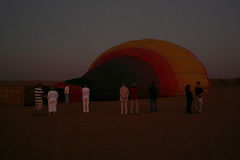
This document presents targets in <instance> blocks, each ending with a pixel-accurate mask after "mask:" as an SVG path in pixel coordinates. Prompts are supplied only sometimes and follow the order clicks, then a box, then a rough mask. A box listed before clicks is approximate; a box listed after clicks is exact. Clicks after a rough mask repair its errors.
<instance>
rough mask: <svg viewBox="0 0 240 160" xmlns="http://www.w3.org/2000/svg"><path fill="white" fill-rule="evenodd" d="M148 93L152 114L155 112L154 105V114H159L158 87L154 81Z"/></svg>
mask: <svg viewBox="0 0 240 160" xmlns="http://www.w3.org/2000/svg"><path fill="white" fill-rule="evenodd" d="M148 92H149V94H150V105H151V112H153V104H154V106H155V110H154V112H157V87H156V86H155V82H154V81H152V85H151V86H150V87H149V89H148Z"/></svg>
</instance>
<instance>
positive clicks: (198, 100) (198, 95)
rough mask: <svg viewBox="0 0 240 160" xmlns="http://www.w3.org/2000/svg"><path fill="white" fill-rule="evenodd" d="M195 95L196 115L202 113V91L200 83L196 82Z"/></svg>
mask: <svg viewBox="0 0 240 160" xmlns="http://www.w3.org/2000/svg"><path fill="white" fill-rule="evenodd" d="M195 94H196V103H195V104H196V106H195V107H196V110H197V112H198V113H201V112H202V106H203V100H202V96H203V94H204V92H203V89H202V87H201V83H200V82H199V81H198V82H197V83H196V88H195Z"/></svg>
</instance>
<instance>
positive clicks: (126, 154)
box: [0, 84, 240, 160]
mask: <svg viewBox="0 0 240 160" xmlns="http://www.w3.org/2000/svg"><path fill="white" fill-rule="evenodd" d="M239 90H240V85H236V84H215V85H212V88H211V93H209V94H206V95H205V96H204V98H203V100H204V106H203V107H204V110H203V112H202V113H201V114H197V113H193V114H191V115H189V114H185V107H186V100H185V97H184V96H178V97H160V98H158V112H157V113H149V109H150V107H149V106H150V105H149V100H148V99H141V100H139V107H140V115H127V116H121V115H120V104H119V102H118V101H104V102H90V113H88V114H83V113H82V104H81V103H69V104H64V103H59V104H58V111H57V116H56V117H48V113H47V106H46V105H45V106H44V109H43V111H42V116H41V117H34V116H33V108H34V106H25V107H22V106H18V105H10V104H0V126H1V130H0V137H1V141H0V159H1V160H5V159H10V160H12V159H16V160H22V159H24V160H26V159H31V160H32V159H36V160H38V159H58V160H59V159H69V160H70V159H83V160H85V159H86V160H87V159H94V160H98V159H101V160H102V159H103V160H105V159H106V160H109V159H111V160H119V159H126V160H145V159H146V160H153V159H158V160H159V159H163V160H165V159H167V160H168V159H170V160H208V159H209V160H214V159H215V160H221V159H227V160H229V159H239V158H240V127H239V124H240V116H239V113H240V102H239V98H240V93H239ZM193 112H194V108H193Z"/></svg>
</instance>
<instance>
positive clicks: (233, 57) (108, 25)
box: [0, 0, 240, 80]
mask: <svg viewBox="0 0 240 160" xmlns="http://www.w3.org/2000/svg"><path fill="white" fill-rule="evenodd" d="M0 13H1V14H0V18H1V21H0V35H1V36H0V73H1V74H0V75H1V76H0V80H67V79H71V78H77V77H81V76H82V75H83V74H84V73H86V72H87V69H88V67H89V66H90V65H91V63H92V62H93V61H94V60H95V58H97V57H98V56H99V55H100V54H101V53H102V52H104V51H106V50H107V49H109V48H111V47H114V46H116V45H119V44H121V43H124V42H126V41H130V40H140V39H148V38H150V39H159V40H165V41H169V42H172V43H174V44H177V45H180V46H182V47H184V48H186V49H188V50H190V51H191V52H193V53H194V54H195V56H196V57H197V58H198V59H199V60H200V61H201V62H202V63H203V65H204V66H205V68H206V69H207V72H208V77H209V78H237V77H240V62H239V61H240V1H239V0H1V1H0Z"/></svg>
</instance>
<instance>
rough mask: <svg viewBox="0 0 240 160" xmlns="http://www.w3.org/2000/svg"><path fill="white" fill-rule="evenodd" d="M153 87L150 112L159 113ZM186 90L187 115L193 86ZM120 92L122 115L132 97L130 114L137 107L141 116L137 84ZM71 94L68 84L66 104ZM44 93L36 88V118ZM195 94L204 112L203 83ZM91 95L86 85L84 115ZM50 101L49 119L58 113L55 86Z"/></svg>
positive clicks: (190, 110)
mask: <svg viewBox="0 0 240 160" xmlns="http://www.w3.org/2000/svg"><path fill="white" fill-rule="evenodd" d="M151 83H152V85H151V86H150V87H149V89H148V93H149V95H150V106H151V108H150V112H157V97H158V89H157V87H156V85H155V81H152V82H151ZM185 90H186V99H187V108H186V113H187V114H191V113H192V103H193V94H192V92H191V86H190V85H187V86H186V87H185ZM119 92H120V104H121V115H127V114H128V98H129V97H130V102H131V104H130V114H133V108H134V105H135V114H136V115H139V108H138V88H137V86H136V83H132V85H131V87H130V88H129V89H128V88H127V87H126V85H125V83H124V82H123V83H122V86H121V88H120V90H119ZM69 93H70V87H69V86H68V84H66V86H65V88H64V94H65V100H66V101H65V103H69ZM43 94H44V92H43V90H42V85H41V84H39V85H38V86H36V87H35V90H34V95H35V114H34V115H35V116H40V111H41V109H42V108H43V97H44V95H43ZM195 94H196V103H195V106H196V110H197V113H201V112H202V105H203V100H202V96H203V94H204V92H203V89H202V87H201V83H200V82H197V83H196V88H195ZM89 95H90V89H89V88H88V87H87V86H86V85H84V87H83V88H82V102H83V113H88V112H89ZM46 98H47V100H48V113H49V117H51V116H54V117H55V116H56V112H57V101H58V92H57V91H55V88H54V86H52V87H51V90H50V91H49V92H48V94H47V96H46Z"/></svg>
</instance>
